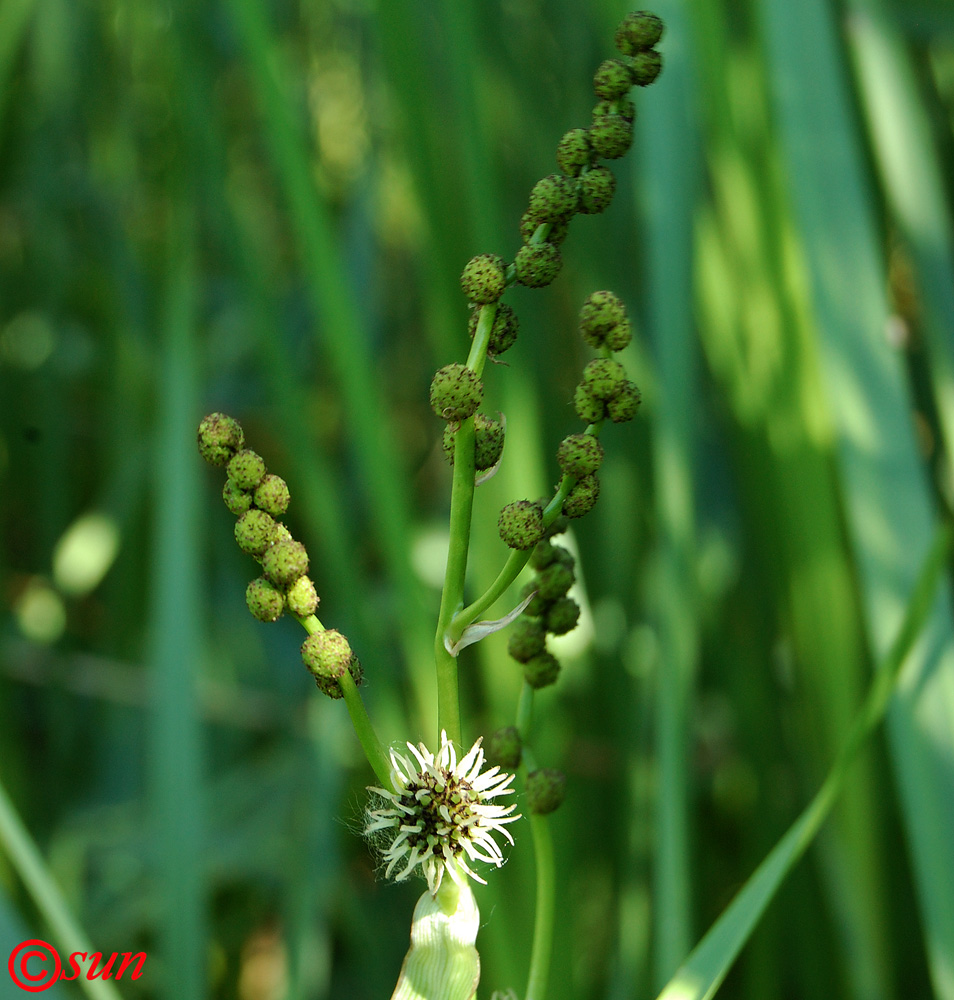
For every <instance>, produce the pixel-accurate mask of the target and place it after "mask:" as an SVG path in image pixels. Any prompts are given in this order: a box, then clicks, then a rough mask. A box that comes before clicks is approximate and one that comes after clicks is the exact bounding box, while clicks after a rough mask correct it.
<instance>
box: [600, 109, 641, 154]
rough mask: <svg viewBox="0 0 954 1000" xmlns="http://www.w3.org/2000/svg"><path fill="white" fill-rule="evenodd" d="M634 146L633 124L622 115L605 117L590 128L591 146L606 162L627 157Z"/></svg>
mask: <svg viewBox="0 0 954 1000" xmlns="http://www.w3.org/2000/svg"><path fill="white" fill-rule="evenodd" d="M632 144H633V123H632V122H631V121H627V120H626V119H625V118H624V117H623V116H622V115H618V114H610V115H603V116H601V117H599V118H595V119H594V120H593V124H592V125H591V126H590V145H591V146H592V147H593V149H594V150H595V151H596V154H597V155H598V156H601V157H602V158H603V159H604V160H616V159H618V158H619V157H621V156H625V155H626V151H627V150H628V149H629V147H630V146H631V145H632Z"/></svg>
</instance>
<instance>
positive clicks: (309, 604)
mask: <svg viewBox="0 0 954 1000" xmlns="http://www.w3.org/2000/svg"><path fill="white" fill-rule="evenodd" d="M285 600H286V602H287V604H288V610H289V611H291V613H292V614H294V615H298V617H299V618H307V617H308V616H309V615H313V614H314V613H315V611H317V609H318V594H317V592H316V590H315V585H314V583H312V581H311V578H310V577H307V576H300V577H298V579H297V580H296V581H295V582H294V583H293V584H292V585H291V586H290V587H289V588H288V590H287V591H286V592H285Z"/></svg>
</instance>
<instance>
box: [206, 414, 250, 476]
mask: <svg viewBox="0 0 954 1000" xmlns="http://www.w3.org/2000/svg"><path fill="white" fill-rule="evenodd" d="M198 443H199V454H200V455H201V456H202V457H203V458H204V459H205V460H206V461H207V462H209V463H210V464H211V465H228V463H229V459H230V458H231V457H232V456H233V455H234V454H235V453H236V452H237V451H241V450H242V448H244V447H245V435H244V434H243V433H242V425H241V424H240V423H239V422H238V421H237V420H235V419H234V418H232V417H230V416H227V415H226V414H224V413H210V414H209V415H208V416H207V417H203V418H202V421H201V422H200V424H199V433H198Z"/></svg>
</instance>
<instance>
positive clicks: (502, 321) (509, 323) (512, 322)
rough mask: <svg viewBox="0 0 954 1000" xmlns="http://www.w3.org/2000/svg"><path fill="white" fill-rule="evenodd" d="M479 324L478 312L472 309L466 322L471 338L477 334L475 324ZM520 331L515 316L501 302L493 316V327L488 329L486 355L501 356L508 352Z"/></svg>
mask: <svg viewBox="0 0 954 1000" xmlns="http://www.w3.org/2000/svg"><path fill="white" fill-rule="evenodd" d="M479 322H480V310H479V309H474V310H473V311H472V312H471V314H470V319H469V320H468V321H467V327H468V330H469V331H470V336H471V338H473V336H474V334H475V333H476V332H477V324H478V323H479ZM519 330H520V321H519V320H518V319H517V314H516V313H515V312H514V311H513V309H511V308H510V306H508V305H505V304H504V303H503V302H501V303H499V304H498V306H497V314H496V315H495V316H494V322H493V326H492V327H491V328H490V339H489V341H488V342H487V353H488V354H493V355H497V354H503V353H504V351H508V350H510V348H511V347H513V345H514V344H515V343H516V342H517V333H518V332H519Z"/></svg>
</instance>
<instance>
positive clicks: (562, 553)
mask: <svg viewBox="0 0 954 1000" xmlns="http://www.w3.org/2000/svg"><path fill="white" fill-rule="evenodd" d="M561 516H562V515H561ZM563 520H564V521H566V522H567V527H569V521H568V520H567V518H565V517H564V518H563ZM564 530H565V529H564ZM553 553H554V555H555V556H556V560H555V561H556V562H558V563H560V565H561V566H566V568H567V569H573V567H574V566H576V560H575V559H574V558H573V553H572V552H571V551H570V550H569V549H565V548H564V547H563V546H562V545H554V546H553Z"/></svg>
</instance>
